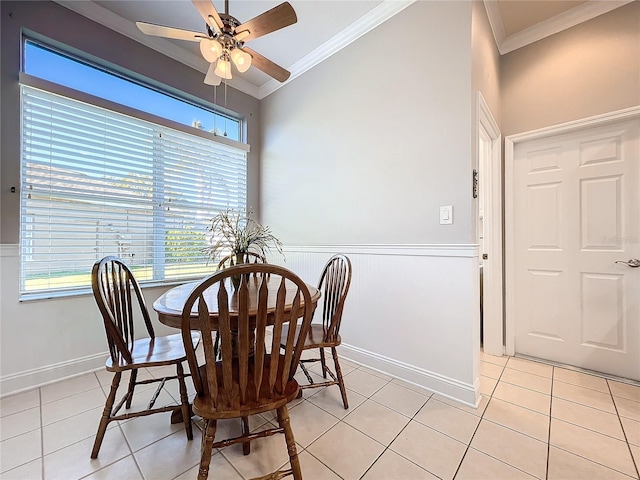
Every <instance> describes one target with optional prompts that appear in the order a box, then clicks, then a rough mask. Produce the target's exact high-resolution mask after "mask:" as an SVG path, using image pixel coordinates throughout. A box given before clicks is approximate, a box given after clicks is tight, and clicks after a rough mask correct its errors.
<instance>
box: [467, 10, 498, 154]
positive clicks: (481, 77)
mask: <svg viewBox="0 0 640 480" xmlns="http://www.w3.org/2000/svg"><path fill="white" fill-rule="evenodd" d="M472 14H473V16H472V21H471V61H472V64H471V66H472V68H471V94H472V99H471V101H472V102H474V105H475V101H476V98H475V96H476V92H478V91H480V92H482V96H483V97H484V100H485V102H487V106H488V107H489V109H490V110H491V113H492V115H493V118H494V119H495V121H496V123H497V124H498V125H500V113H501V106H500V52H499V51H498V47H496V42H495V40H494V38H493V32H492V31H491V25H490V24H489V17H487V11H486V10H485V8H484V4H483V3H482V2H480V1H475V2H473V10H472ZM474 114H475V109H474ZM474 118H475V116H474ZM474 126H475V121H474ZM473 132H474V134H475V128H474V129H473ZM473 144H474V145H475V141H474V142H473Z"/></svg>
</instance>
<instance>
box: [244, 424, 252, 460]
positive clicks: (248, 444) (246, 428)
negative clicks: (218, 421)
mask: <svg viewBox="0 0 640 480" xmlns="http://www.w3.org/2000/svg"><path fill="white" fill-rule="evenodd" d="M249 433H250V432H249V417H242V434H243V435H249ZM242 453H243V454H244V455H249V454H250V453H251V442H250V441H246V442H242Z"/></svg>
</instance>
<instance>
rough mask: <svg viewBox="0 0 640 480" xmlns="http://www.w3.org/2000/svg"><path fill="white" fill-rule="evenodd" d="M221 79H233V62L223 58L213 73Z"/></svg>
mask: <svg viewBox="0 0 640 480" xmlns="http://www.w3.org/2000/svg"><path fill="white" fill-rule="evenodd" d="M213 73H215V74H216V75H217V76H219V77H220V78H225V79H227V80H229V79H230V78H231V62H230V61H229V60H223V59H222V58H221V59H220V60H218V64H217V65H216V69H215V71H214V72H213Z"/></svg>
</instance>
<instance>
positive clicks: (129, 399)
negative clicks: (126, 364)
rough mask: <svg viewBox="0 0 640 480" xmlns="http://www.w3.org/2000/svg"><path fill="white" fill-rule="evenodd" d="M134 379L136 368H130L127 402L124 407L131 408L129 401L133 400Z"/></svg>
mask: <svg viewBox="0 0 640 480" xmlns="http://www.w3.org/2000/svg"><path fill="white" fill-rule="evenodd" d="M136 380H138V369H137V368H136V369H134V370H131V376H130V377H129V389H128V390H127V403H126V405H125V408H127V409H129V408H131V401H132V400H133V390H134V389H135V388H136Z"/></svg>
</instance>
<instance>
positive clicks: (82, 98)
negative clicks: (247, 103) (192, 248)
mask: <svg viewBox="0 0 640 480" xmlns="http://www.w3.org/2000/svg"><path fill="white" fill-rule="evenodd" d="M27 41H31V42H34V43H37V44H38V45H39V46H41V47H43V48H45V49H48V50H51V51H52V52H53V53H54V54H55V53H58V54H60V55H63V56H67V57H70V58H71V59H73V60H76V61H78V62H80V63H82V64H84V65H86V66H87V68H97V69H99V70H104V71H105V72H106V73H107V74H114V75H116V76H119V77H121V78H124V79H125V80H130V81H132V82H134V83H137V84H138V85H141V86H142V87H145V88H149V89H151V90H154V91H156V92H158V93H161V94H166V95H168V96H170V97H173V98H175V99H177V100H180V101H184V102H186V103H188V104H191V105H196V106H198V107H201V108H204V109H207V110H210V109H208V108H207V107H205V106H204V105H203V104H200V105H197V104H195V103H194V102H192V101H189V100H186V99H184V98H180V97H179V96H176V95H175V94H173V93H170V92H167V91H163V90H162V89H160V88H158V87H156V86H151V85H149V84H146V83H143V82H140V81H139V80H137V79H135V78H133V77H128V76H126V75H123V74H122V72H119V71H114V70H111V69H110V68H108V67H104V66H100V65H96V63H95V62H94V61H88V60H86V59H84V58H81V57H78V55H73V54H69V53H68V52H65V51H63V50H61V49H60V48H55V47H51V46H50V45H48V44H46V43H45V42H42V41H40V40H36V39H34V38H33V37H31V36H23V39H22V45H23V54H24V45H25V44H26V42H27ZM23 62H24V58H23ZM23 66H24V63H23ZM21 70H23V69H21ZM19 84H20V85H21V86H22V85H24V86H28V87H31V88H36V89H39V90H43V91H45V92H48V93H51V94H54V95H60V96H62V97H66V98H69V99H71V100H76V101H79V102H84V103H87V104H90V105H92V106H95V107H99V108H104V109H106V110H109V111H112V112H115V113H118V114H123V115H127V116H130V117H134V118H136V119H139V120H142V121H145V122H150V123H153V124H155V125H157V126H159V127H161V128H169V129H172V130H176V131H178V132H182V133H186V134H188V135H194V136H197V137H201V138H203V139H205V140H208V141H213V142H216V143H219V144H222V145H225V146H227V147H232V148H234V149H238V150H240V151H242V152H244V155H245V159H246V161H247V166H246V168H247V170H246V171H247V172H248V156H247V154H248V152H249V151H250V146H249V145H248V144H246V143H244V142H239V141H235V140H232V139H229V138H226V137H224V136H221V135H218V134H215V133H212V132H207V131H205V130H202V129H199V128H197V127H194V126H189V125H186V124H183V123H180V122H177V121H174V120H170V119H167V118H164V117H161V116H158V115H155V114H152V113H148V112H145V111H142V110H138V109H136V108H133V107H130V106H127V105H124V104H120V103H117V102H114V101H111V100H107V99H105V98H101V97H97V96H95V95H92V94H89V93H86V92H82V91H79V90H76V89H73V88H70V87H67V86H64V85H61V84H58V83H54V82H51V81H48V80H44V79H42V78H39V77H36V76H33V75H30V74H28V73H25V72H24V71H21V72H20V73H19ZM20 96H21V97H22V92H21V94H20ZM21 103H22V100H21ZM210 111H212V113H214V114H217V113H218V112H217V111H213V110H210ZM22 115H23V114H22V108H21V113H20V122H21V138H20V144H21V158H20V172H21V173H20V175H21V179H22V176H23V173H22V172H23V161H24V160H23V158H22V145H23V128H22V121H23V116H22ZM222 115H225V114H222ZM230 118H235V119H236V120H237V121H238V123H239V136H240V138H241V139H242V138H243V137H245V136H246V122H245V121H244V120H243V119H241V118H240V117H239V116H238V117H230ZM245 181H246V183H245V201H244V204H245V208H246V205H247V202H248V198H247V195H248V191H246V189H248V186H249V181H248V178H246V177H245ZM155 228H157V226H156V227H155ZM25 234H26V231H25V222H24V220H23V218H22V200H21V214H20V268H21V270H22V268H23V263H24V262H25V261H26V260H25V259H26V257H27V256H28V255H27V253H25V252H23V251H22V250H23V248H22V247H23V236H24V235H25ZM152 265H153V264H152ZM21 278H22V273H21ZM189 279H190V278H188V277H181V278H169V279H167V278H166V277H165V278H163V279H152V280H146V281H141V282H140V283H141V286H143V287H144V288H148V287H157V286H169V285H175V284H178V283H184V281H188V280H189ZM88 293H91V286H90V285H88V286H79V287H75V288H73V287H72V288H60V289H56V288H50V289H47V290H39V291H32V292H30V291H25V290H24V289H23V287H22V285H21V287H20V301H24V300H39V299H45V298H60V297H68V296H77V295H86V294H88Z"/></svg>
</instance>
